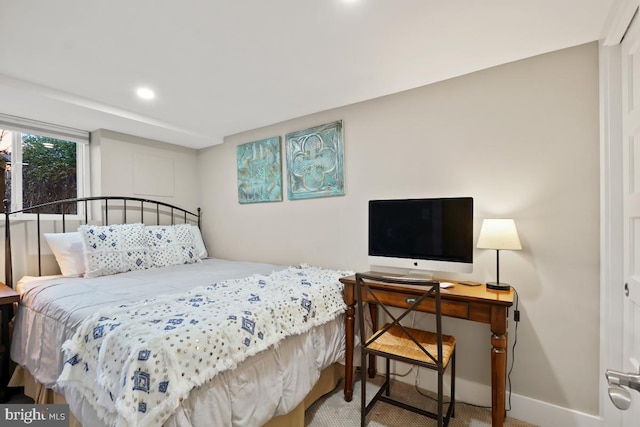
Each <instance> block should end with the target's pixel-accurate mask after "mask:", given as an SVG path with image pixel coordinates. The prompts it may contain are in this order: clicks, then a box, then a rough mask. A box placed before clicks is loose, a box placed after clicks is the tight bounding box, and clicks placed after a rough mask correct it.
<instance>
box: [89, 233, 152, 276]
mask: <svg viewBox="0 0 640 427" xmlns="http://www.w3.org/2000/svg"><path fill="white" fill-rule="evenodd" d="M78 231H79V232H80V234H81V235H82V239H83V243H84V252H85V265H86V268H87V270H86V272H85V275H84V277H88V278H90V277H99V276H106V275H109V274H116V273H124V272H127V271H132V270H144V269H147V268H150V267H151V266H152V263H151V257H150V256H149V248H148V247H147V244H146V240H145V234H144V225H142V224H119V225H108V226H99V225H82V226H80V227H78Z"/></svg>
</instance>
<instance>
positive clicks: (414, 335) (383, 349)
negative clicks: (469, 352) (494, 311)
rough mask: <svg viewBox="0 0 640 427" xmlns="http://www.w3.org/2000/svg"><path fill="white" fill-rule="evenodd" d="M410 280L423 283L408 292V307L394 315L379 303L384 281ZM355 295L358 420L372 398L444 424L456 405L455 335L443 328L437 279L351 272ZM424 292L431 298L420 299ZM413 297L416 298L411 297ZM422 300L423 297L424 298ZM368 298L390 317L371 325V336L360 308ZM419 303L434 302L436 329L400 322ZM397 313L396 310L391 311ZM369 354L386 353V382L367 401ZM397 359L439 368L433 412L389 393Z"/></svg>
mask: <svg viewBox="0 0 640 427" xmlns="http://www.w3.org/2000/svg"><path fill="white" fill-rule="evenodd" d="M394 284H395V285H402V286H406V285H415V286H420V288H421V289H424V293H423V294H422V295H421V296H419V297H416V298H408V299H407V305H408V307H407V308H406V309H405V310H404V311H403V312H402V313H401V314H399V315H397V316H396V315H393V314H392V313H391V311H389V309H388V307H387V306H386V305H385V304H384V303H383V301H382V299H384V296H381V295H380V294H381V292H384V286H385V285H386V286H389V285H391V286H392V285H394ZM355 287H356V296H357V300H358V309H359V313H360V316H359V326H360V337H361V341H362V342H361V344H360V349H361V352H360V354H361V359H362V361H361V365H360V372H361V386H362V402H361V426H362V427H365V425H366V416H367V414H368V413H369V412H370V411H371V409H372V408H373V406H374V405H375V403H376V402H377V401H379V400H380V401H383V402H386V403H389V404H391V405H395V406H398V407H400V408H403V409H407V410H409V411H413V412H416V413H418V414H422V415H425V416H427V417H429V418H432V419H435V420H437V422H438V424H437V425H438V427H444V426H447V425H448V424H449V420H450V418H451V417H454V416H455V414H454V407H455V345H456V339H455V338H454V337H453V336H449V335H444V334H443V333H442V312H441V306H440V284H439V283H438V282H436V281H428V282H425V281H418V280H416V281H408V280H404V278H403V280H398V279H397V278H390V277H386V276H385V277H382V276H374V275H369V274H362V273H358V274H356V286H355ZM427 298H431V300H427V301H425V300H426V299H427ZM414 300H415V301H414ZM423 301H424V302H423ZM367 302H370V303H372V304H373V303H375V304H377V306H378V307H380V308H382V309H383V311H384V312H385V313H386V314H387V316H388V319H389V320H390V321H391V322H390V323H387V324H385V325H384V326H383V327H382V328H380V329H378V330H377V331H375V332H374V333H373V334H371V335H370V336H368V335H367V333H366V331H365V322H364V316H362V313H364V310H365V307H366V304H367ZM420 304H423V305H424V304H432V305H435V323H436V331H435V332H430V331H423V330H419V329H414V328H410V327H406V326H403V325H402V324H401V323H400V322H401V321H402V319H404V318H405V317H406V316H407V315H408V314H410V313H411V312H412V311H413V310H414V309H415V308H416V307H417V306H418V305H420ZM396 313H397V311H396ZM368 355H374V356H380V357H383V358H385V359H386V372H385V377H386V378H385V382H384V384H383V385H382V387H381V388H380V390H378V392H377V394H376V395H375V396H374V397H373V399H372V400H371V402H370V403H369V404H368V405H367V400H366V377H367V375H366V373H367V369H366V368H367V359H368V357H367V356H368ZM391 360H397V361H401V362H405V363H409V364H412V365H417V366H422V367H424V368H427V369H431V370H434V371H436V372H437V374H438V396H437V412H430V411H427V410H425V409H423V408H418V407H416V406H411V405H409V404H407V403H405V402H401V401H398V400H396V399H394V398H392V397H391V394H390V372H389V370H390V369H389V368H390V361H391ZM449 364H451V390H450V401H449V404H448V407H447V411H446V413H445V412H444V406H445V402H444V391H443V389H444V383H443V377H444V373H445V371H446V369H447V367H448V366H449ZM383 393H384V394H383Z"/></svg>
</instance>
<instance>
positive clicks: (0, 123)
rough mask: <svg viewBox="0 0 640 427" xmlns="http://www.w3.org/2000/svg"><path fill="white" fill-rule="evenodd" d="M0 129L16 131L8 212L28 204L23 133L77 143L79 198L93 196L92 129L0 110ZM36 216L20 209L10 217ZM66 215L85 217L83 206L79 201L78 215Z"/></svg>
mask: <svg viewBox="0 0 640 427" xmlns="http://www.w3.org/2000/svg"><path fill="white" fill-rule="evenodd" d="M0 128H1V129H7V130H10V131H12V132H13V135H12V139H11V204H10V206H9V207H8V208H9V212H15V211H20V210H22V209H24V208H25V207H28V206H23V194H22V189H23V187H22V184H23V177H22V154H23V153H22V134H23V133H28V134H31V135H37V136H45V137H49V138H55V139H60V140H64V141H70V142H74V143H75V144H76V186H77V188H76V198H82V197H90V188H91V187H90V184H91V183H90V170H89V161H90V158H89V151H90V150H89V143H90V133H89V132H87V131H83V130H79V129H74V128H69V127H66V126H59V125H54V124H50V123H44V122H39V121H36V120H30V119H25V118H20V117H14V116H8V115H5V114H1V113H0ZM52 201H53V200H52ZM37 215H38V214H36V213H25V212H18V213H16V214H11V217H12V218H19V219H24V220H35V219H36V217H37ZM61 217H62V214H40V218H41V219H59V218H61ZM65 217H66V218H69V219H84V217H85V215H84V205H83V204H79V205H78V206H77V212H76V213H75V214H65Z"/></svg>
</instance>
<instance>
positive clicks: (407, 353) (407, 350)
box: [368, 324, 456, 368]
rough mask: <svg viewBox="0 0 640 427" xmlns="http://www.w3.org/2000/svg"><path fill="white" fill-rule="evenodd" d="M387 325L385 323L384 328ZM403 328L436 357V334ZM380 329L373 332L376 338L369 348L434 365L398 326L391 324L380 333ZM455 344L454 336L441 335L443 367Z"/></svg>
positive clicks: (447, 361)
mask: <svg viewBox="0 0 640 427" xmlns="http://www.w3.org/2000/svg"><path fill="white" fill-rule="evenodd" d="M387 325H388V324H387ZM387 325H385V328H386V327H387ZM405 329H406V330H407V331H408V332H409V333H410V334H411V335H413V337H414V338H415V339H416V341H418V342H419V343H420V344H421V345H422V346H423V347H424V348H425V350H427V351H428V352H429V353H431V355H432V356H433V357H434V358H435V359H436V360H437V359H438V335H437V334H435V333H433V332H428V331H423V330H420V329H413V328H408V327H405ZM382 330H384V328H381V329H378V331H377V332H376V333H375V334H374V335H375V336H377V338H376V339H375V340H374V341H373V342H372V343H371V344H369V346H368V347H369V349H371V350H376V351H381V352H384V353H389V354H393V355H395V356H400V357H405V358H409V359H415V360H420V361H422V362H424V363H427V364H430V365H435V363H434V361H433V360H432V359H431V358H430V357H429V356H428V355H427V354H426V353H425V352H424V351H422V349H421V348H420V347H418V346H417V345H416V343H415V342H413V340H412V339H411V338H409V337H408V336H407V334H406V333H405V332H404V331H403V330H402V328H400V327H399V326H397V325H396V326H393V327H392V328H391V329H389V330H388V331H387V332H385V333H383V334H382V335H380V334H381V332H382ZM378 335H379V336H378ZM455 345H456V339H455V337H452V336H450V335H444V334H443V335H442V359H443V360H442V365H443V366H444V367H445V368H446V366H447V365H448V364H449V359H450V358H451V354H452V353H453V350H454V348H455Z"/></svg>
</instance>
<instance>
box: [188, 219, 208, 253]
mask: <svg viewBox="0 0 640 427" xmlns="http://www.w3.org/2000/svg"><path fill="white" fill-rule="evenodd" d="M191 234H192V235H193V245H194V246H195V247H196V252H197V253H198V256H199V257H200V258H206V257H208V256H209V254H208V253H207V247H206V246H205V245H204V240H202V234H201V233H200V228H198V226H197V225H191Z"/></svg>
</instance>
